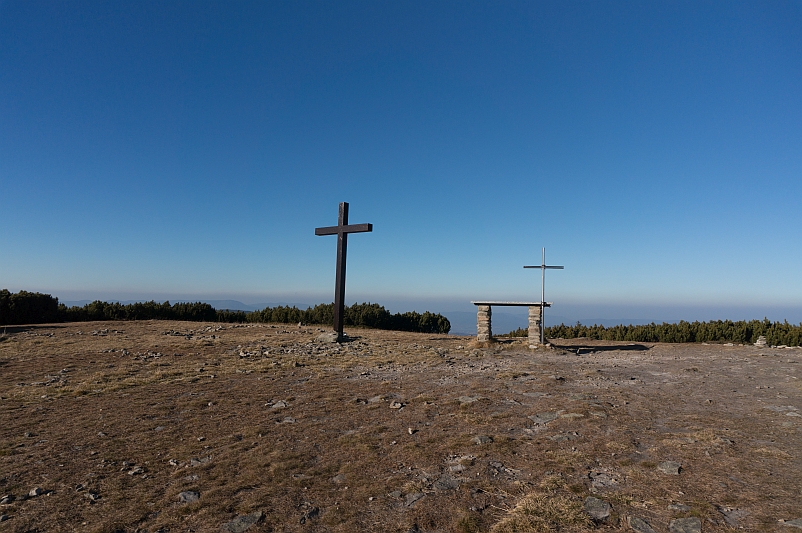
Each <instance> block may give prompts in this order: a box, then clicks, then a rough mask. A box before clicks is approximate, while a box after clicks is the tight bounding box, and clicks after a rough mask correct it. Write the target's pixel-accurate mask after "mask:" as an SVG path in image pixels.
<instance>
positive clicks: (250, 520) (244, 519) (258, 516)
mask: <svg viewBox="0 0 802 533" xmlns="http://www.w3.org/2000/svg"><path fill="white" fill-rule="evenodd" d="M264 517H265V514H264V513H263V512H262V511H256V512H255V513H251V514H246V515H241V516H238V517H237V518H235V519H234V520H232V521H231V522H229V523H227V524H225V525H224V526H223V531H228V533H244V532H245V531H246V530H247V529H248V528H249V527H251V526H252V525H254V524H257V523H259V522H261V521H262V520H263V519H264Z"/></svg>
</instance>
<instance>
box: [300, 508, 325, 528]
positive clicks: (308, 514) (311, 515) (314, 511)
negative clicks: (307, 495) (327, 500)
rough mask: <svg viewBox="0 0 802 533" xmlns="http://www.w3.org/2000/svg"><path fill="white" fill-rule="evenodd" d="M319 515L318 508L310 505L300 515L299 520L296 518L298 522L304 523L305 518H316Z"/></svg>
mask: <svg viewBox="0 0 802 533" xmlns="http://www.w3.org/2000/svg"><path fill="white" fill-rule="evenodd" d="M319 515H320V509H318V508H317V507H312V508H311V509H309V510H308V511H307V512H305V513H304V514H302V515H301V518H300V520H298V522H299V523H301V524H305V523H306V521H307V520H311V519H313V518H317V517H318V516H319Z"/></svg>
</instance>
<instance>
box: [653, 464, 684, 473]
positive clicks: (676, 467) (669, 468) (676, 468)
mask: <svg viewBox="0 0 802 533" xmlns="http://www.w3.org/2000/svg"><path fill="white" fill-rule="evenodd" d="M652 464H654V463H652ZM657 469H658V470H659V471H660V472H662V473H664V474H669V475H672V476H678V475H679V472H680V470H681V469H682V465H681V464H679V463H678V462H676V461H665V462H662V463H660V464H659V465H657Z"/></svg>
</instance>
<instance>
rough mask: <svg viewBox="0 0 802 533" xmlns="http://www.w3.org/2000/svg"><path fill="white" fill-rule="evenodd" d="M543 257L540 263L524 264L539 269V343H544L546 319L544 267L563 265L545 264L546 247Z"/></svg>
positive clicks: (561, 267)
mask: <svg viewBox="0 0 802 533" xmlns="http://www.w3.org/2000/svg"><path fill="white" fill-rule="evenodd" d="M542 257H543V259H542V260H541V263H540V265H532V266H524V268H539V269H540V344H545V343H546V338H545V337H546V321H545V320H544V318H543V317H544V314H545V313H544V312H543V311H544V310H545V309H544V308H545V307H546V305H545V304H546V269H555V270H562V269H564V268H565V267H564V266H556V265H547V264H546V249H545V248H543V256H542Z"/></svg>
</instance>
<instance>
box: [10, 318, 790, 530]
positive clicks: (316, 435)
mask: <svg viewBox="0 0 802 533" xmlns="http://www.w3.org/2000/svg"><path fill="white" fill-rule="evenodd" d="M93 331H94V332H95V334H94V335H93V334H92V332H93ZM351 333H352V334H354V335H356V337H357V338H356V339H355V340H354V341H353V342H349V343H346V344H343V345H341V346H340V345H327V344H319V343H316V342H315V341H314V339H315V337H316V336H317V335H318V334H319V331H318V329H317V328H309V327H297V326H286V325H278V326H275V325H274V326H271V325H244V326H242V325H218V324H197V323H181V322H139V323H84V324H61V325H51V326H47V325H46V326H34V327H20V328H9V329H8V331H7V333H6V336H5V339H4V340H0V458H2V459H1V460H0V497H2V496H4V495H12V496H14V497H15V500H14V501H12V502H10V503H8V504H6V505H0V514H2V515H6V516H7V517H9V519H8V520H7V521H4V522H3V523H2V525H0V529H2V530H3V531H12V532H19V533H26V532H30V531H88V532H98V533H100V532H109V533H111V532H122V531H125V532H130V533H134V532H135V531H137V530H139V531H140V532H144V531H148V532H149V533H154V532H155V531H160V530H161V531H167V530H169V531H171V532H176V531H196V532H200V531H219V530H220V527H221V526H222V525H223V524H225V523H226V522H227V521H229V520H231V519H232V518H234V517H236V516H238V515H243V514H246V513H250V512H254V511H261V512H263V513H265V517H264V519H263V521H262V522H260V523H259V524H257V525H255V526H253V527H252V528H251V529H249V533H250V532H251V531H276V532H278V531H282V532H294V531H298V532H301V531H316V532H317V531H321V532H328V531H330V532H346V531H348V532H351V531H381V532H401V533H403V532H406V531H409V530H410V529H414V528H417V530H418V531H421V532H434V531H440V532H447V533H478V532H488V531H491V530H492V531H496V532H501V531H505V532H506V531H551V530H559V531H579V530H587V529H589V528H602V529H605V528H606V529H615V528H619V527H623V526H622V525H621V524H623V523H625V522H624V521H623V517H625V516H631V515H634V516H642V517H646V518H648V519H649V521H650V523H652V525H653V527H655V529H657V530H663V531H664V530H667V527H668V520H670V519H671V518H674V517H677V516H678V515H677V513H676V512H674V511H670V510H669V509H668V507H667V506H668V504H669V503H674V502H687V503H688V504H689V505H691V506H692V510H691V511H690V512H689V513H687V514H690V515H694V514H695V515H698V516H700V517H703V518H704V520H705V526H704V527H705V531H706V532H707V531H717V530H720V531H725V530H727V526H726V525H725V524H724V522H723V521H722V517H721V514H720V513H719V512H718V510H717V509H718V508H719V507H717V506H726V507H731V508H739V509H740V508H743V509H747V510H748V511H749V512H750V514H749V515H748V516H747V517H746V518H744V519H743V524H744V527H745V528H746V529H750V528H751V529H754V530H760V529H761V528H763V529H766V528H768V529H767V530H770V527H769V526H767V525H766V524H768V525H771V524H776V521H777V520H778V519H790V518H796V517H797V516H796V515H795V513H796V512H797V510H798V498H799V495H800V494H802V482H800V480H802V475H800V474H802V465H800V463H799V461H798V460H797V459H796V450H798V442H799V432H800V420H802V418H800V417H794V416H787V415H786V414H785V413H786V412H788V406H796V407H797V408H802V404H800V395H799V389H798V387H797V383H796V382H795V381H794V380H793V379H791V377H790V376H792V375H793V369H795V368H796V367H795V366H792V365H788V366H789V367H790V368H791V369H792V370H784V371H783V372H784V373H783V378H782V379H778V378H777V377H776V371H777V370H776V368H775V363H776V361H777V358H773V357H768V356H767V357H760V358H752V359H751V360H752V362H753V364H751V365H750V366H748V367H746V366H743V365H741V363H739V362H738V361H735V360H733V357H734V356H737V355H738V354H741V356H742V357H741V359H745V358H746V356H749V355H750V353H751V352H750V350H752V349H751V348H750V347H743V348H738V347H735V348H732V347H727V348H726V349H725V348H724V347H712V346H711V347H707V346H706V347H704V348H705V351H706V352H709V353H711V354H712V355H709V356H705V357H700V355H699V348H700V347H697V346H693V345H690V346H689V345H681V346H665V345H658V346H655V347H653V348H651V349H648V350H645V351H637V350H632V349H631V348H629V347H628V346H627V345H626V343H621V344H620V346H619V345H617V344H615V343H608V344H604V343H596V345H594V346H595V347H596V351H595V353H593V354H592V355H587V356H585V355H583V356H580V357H578V356H576V354H575V349H574V348H573V345H571V344H570V343H569V342H564V343H563V345H562V346H561V347H558V348H557V349H554V350H540V351H538V352H534V353H533V352H529V351H528V350H526V348H525V347H524V346H523V345H521V344H520V343H519V344H516V343H514V342H512V343H503V344H497V345H491V346H489V347H487V348H476V347H474V346H473V345H472V343H471V339H468V338H464V337H462V338H460V337H449V336H442V335H422V334H412V333H398V332H382V331H360V330H355V331H352V332H351ZM587 344H592V343H589V342H588V341H583V343H582V345H583V346H584V345H587ZM460 346H461V347H462V348H460ZM572 350H573V351H572ZM789 353H790V352H789ZM796 354H797V352H793V354H792V355H784V356H783V359H782V360H783V362H784V361H786V360H788V359H789V358H791V357H795V358H796V359H799V357H798V356H797V355H796ZM784 364H785V363H784ZM694 367H695V368H698V372H696V371H694V372H687V371H685V370H684V369H686V368H694ZM789 372H791V374H789ZM558 377H560V378H562V379H557V378H558ZM633 377H635V378H636V379H631V378H633ZM789 380H790V381H789ZM756 386H764V388H760V389H758V388H756ZM768 386H770V387H771V388H768ZM741 391H749V393H748V394H744V393H742V392H741ZM466 396H467V397H471V398H477V399H476V401H467V402H466V401H460V398H461V397H466ZM463 400H464V399H463ZM708 400H710V401H709V402H708ZM393 402H398V404H400V405H401V406H402V408H400V409H392V408H391V405H396V404H394V403H393ZM778 406H779V407H778ZM766 407H771V408H772V409H773V410H772V409H767V408H766ZM543 413H551V414H555V415H554V419H553V420H551V421H549V422H547V423H545V424H541V425H538V424H536V423H535V422H534V421H533V419H531V418H529V417H530V416H533V415H538V414H543ZM594 413H596V414H594ZM572 414H581V415H584V416H573V417H572V416H570V415H572ZM602 414H603V415H604V416H601V415H602ZM565 415H569V416H565ZM536 418H537V417H536ZM478 436H482V437H483V438H485V437H490V438H491V439H492V441H487V440H486V439H484V440H482V441H481V442H484V443H483V444H477V440H476V438H477V437H478ZM666 460H675V461H678V462H680V463H681V464H682V468H683V471H682V473H681V474H680V476H667V475H665V474H662V473H661V472H659V471H658V470H657V468H656V466H657V465H658V464H659V463H661V462H663V461H666ZM136 468H142V471H141V472H139V471H137V470H135V469H136ZM129 472H133V473H131V474H129ZM136 472H138V473H136ZM601 474H604V475H606V476H608V478H610V479H615V483H613V484H611V485H609V486H604V485H600V484H599V482H598V479H607V478H604V476H602V477H598V476H600V475H601ZM593 476H597V477H596V478H594V477H593ZM594 479H596V480H597V481H596V482H595V483H596V485H595V486H594V481H593V480H594ZM34 487H41V488H42V489H43V490H45V491H46V492H47V494H48V495H46V496H45V495H43V496H38V497H33V498H26V497H25V495H27V494H28V492H29V491H30V490H31V489H32V488H34ZM188 490H192V491H197V492H199V493H200V500H199V501H198V502H195V503H191V504H185V503H181V502H180V501H179V494H180V493H181V492H183V491H188ZM594 491H595V494H596V496H598V497H599V498H602V499H605V500H606V501H608V502H610V503H611V505H612V506H613V517H612V518H611V520H610V521H608V522H605V523H603V524H598V525H593V524H590V523H589V522H588V521H587V520H586V517H585V515H584V514H583V512H582V511H581V504H582V501H583V500H584V498H585V497H587V496H588V495H589V494H591V493H592V492H594ZM680 514H681V513H680ZM616 517H622V521H621V522H616ZM708 519H710V520H712V522H709V521H708ZM772 527H773V526H772Z"/></svg>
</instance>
